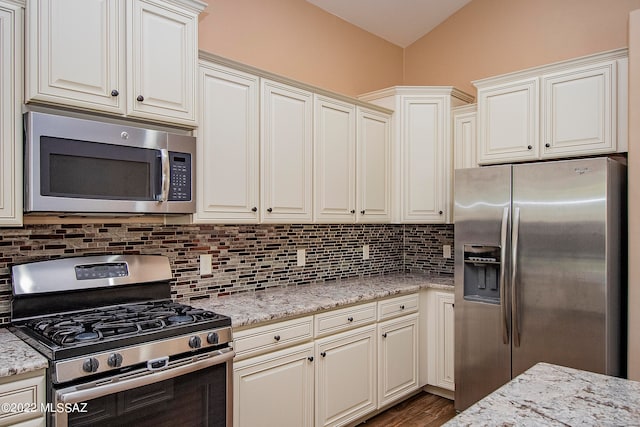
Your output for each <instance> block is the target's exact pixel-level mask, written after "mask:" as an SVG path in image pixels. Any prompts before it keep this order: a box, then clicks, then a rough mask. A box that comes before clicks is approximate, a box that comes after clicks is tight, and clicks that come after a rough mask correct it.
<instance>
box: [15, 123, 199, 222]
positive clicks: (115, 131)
mask: <svg viewBox="0 0 640 427" xmlns="http://www.w3.org/2000/svg"><path fill="white" fill-rule="evenodd" d="M24 122H25V164H24V173H25V198H24V201H25V207H24V210H25V212H42V213H46V212H49V213H123V214H126V213H153V214H177V213H192V212H195V200H194V195H195V188H194V183H195V152H196V142H195V137H193V136H188V135H179V134H176V133H170V132H165V131H160V130H152V129H145V128H142V127H135V126H128V125H120V124H116V123H108V122H103V121H97V120H87V119H79V118H75V117H67V116H62V115H56V114H49V113H41V112H34V111H31V112H28V113H25V120H24Z"/></svg>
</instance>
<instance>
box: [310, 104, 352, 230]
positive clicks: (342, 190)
mask: <svg viewBox="0 0 640 427" xmlns="http://www.w3.org/2000/svg"><path fill="white" fill-rule="evenodd" d="M314 110H315V113H314V123H313V127H314V141H313V149H314V153H315V156H314V165H315V168H314V171H315V173H314V175H315V179H314V195H315V203H314V211H315V220H316V222H355V217H356V216H355V213H356V210H355V209H356V207H355V204H356V194H355V193H356V159H355V157H356V114H355V110H356V107H355V105H353V104H347V103H344V102H340V101H337V100H334V99H330V98H326V97H323V96H320V95H315V98H314Z"/></svg>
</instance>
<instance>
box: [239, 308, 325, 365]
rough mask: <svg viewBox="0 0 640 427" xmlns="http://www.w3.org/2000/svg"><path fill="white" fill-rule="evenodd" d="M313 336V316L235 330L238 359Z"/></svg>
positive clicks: (276, 348) (300, 341) (297, 342)
mask: <svg viewBox="0 0 640 427" xmlns="http://www.w3.org/2000/svg"><path fill="white" fill-rule="evenodd" d="M311 338H313V317H312V316H307V317H303V318H300V319H294V320H287V321H284V322H278V323H274V324H271V325H265V326H259V327H256V328H251V329H245V330H243V331H238V332H234V340H233V342H234V349H235V351H236V360H239V359H244V358H246V357H249V356H253V355H256V354H260V353H265V352H268V351H273V350H278V349H281V348H284V347H288V346H290V345H293V344H299V343H302V342H304V341H306V340H309V339H311Z"/></svg>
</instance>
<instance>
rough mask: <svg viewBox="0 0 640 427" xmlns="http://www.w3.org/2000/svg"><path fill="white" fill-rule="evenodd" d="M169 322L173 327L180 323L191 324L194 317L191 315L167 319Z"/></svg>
mask: <svg viewBox="0 0 640 427" xmlns="http://www.w3.org/2000/svg"><path fill="white" fill-rule="evenodd" d="M167 321H168V322H169V323H171V324H172V325H173V324H178V323H191V322H193V316H189V315H179V316H171V317H169V318H167Z"/></svg>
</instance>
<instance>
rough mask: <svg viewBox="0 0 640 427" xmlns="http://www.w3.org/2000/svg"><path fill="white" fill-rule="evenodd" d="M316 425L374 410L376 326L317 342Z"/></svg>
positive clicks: (339, 421) (339, 422) (336, 422)
mask: <svg viewBox="0 0 640 427" xmlns="http://www.w3.org/2000/svg"><path fill="white" fill-rule="evenodd" d="M316 357H317V358H318V365H317V368H316V369H317V375H316V378H317V384H316V426H317V427H320V426H339V425H344V424H346V423H347V422H349V421H353V420H356V419H357V418H360V417H362V416H364V415H366V414H367V413H369V412H372V411H374V410H375V409H376V325H369V326H365V327H362V328H358V329H354V330H351V331H348V332H343V333H340V334H336V335H332V336H329V337H326V338H322V339H319V340H317V341H316Z"/></svg>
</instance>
